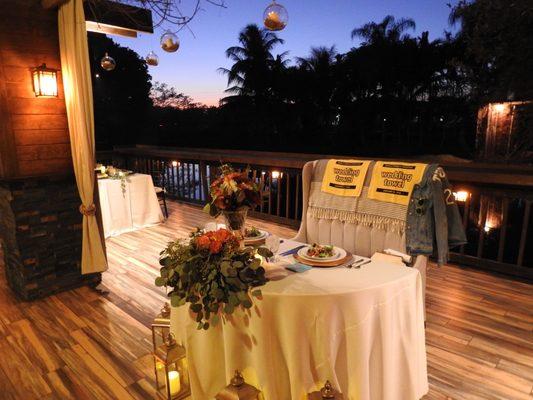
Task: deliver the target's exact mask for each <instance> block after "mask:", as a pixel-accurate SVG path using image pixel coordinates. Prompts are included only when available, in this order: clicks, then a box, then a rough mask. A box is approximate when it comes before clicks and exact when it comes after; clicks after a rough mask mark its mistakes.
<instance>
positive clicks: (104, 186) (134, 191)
mask: <svg viewBox="0 0 533 400" xmlns="http://www.w3.org/2000/svg"><path fill="white" fill-rule="evenodd" d="M98 193H99V199H100V209H101V210H102V222H103V226H104V236H105V237H106V238H108V237H110V236H116V235H120V234H121V233H124V232H130V231H134V230H137V229H141V228H145V227H148V226H152V225H155V224H159V223H160V222H163V221H164V219H165V218H164V217H163V213H162V212H161V207H160V206H159V201H158V200H157V195H156V193H155V189H154V184H153V182H152V177H151V176H150V175H146V174H132V175H128V176H127V177H126V185H125V188H124V191H123V189H122V187H121V181H120V180H119V179H98Z"/></svg>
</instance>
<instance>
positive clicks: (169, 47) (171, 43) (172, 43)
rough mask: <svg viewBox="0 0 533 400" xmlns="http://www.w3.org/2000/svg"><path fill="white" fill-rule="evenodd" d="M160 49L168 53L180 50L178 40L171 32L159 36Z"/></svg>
mask: <svg viewBox="0 0 533 400" xmlns="http://www.w3.org/2000/svg"><path fill="white" fill-rule="evenodd" d="M161 48H162V49H163V50H165V51H166V52H168V53H174V52H175V51H177V50H178V49H179V48H180V40H179V39H178V37H177V36H176V35H175V34H174V33H172V32H171V31H166V32H165V33H164V34H163V36H161Z"/></svg>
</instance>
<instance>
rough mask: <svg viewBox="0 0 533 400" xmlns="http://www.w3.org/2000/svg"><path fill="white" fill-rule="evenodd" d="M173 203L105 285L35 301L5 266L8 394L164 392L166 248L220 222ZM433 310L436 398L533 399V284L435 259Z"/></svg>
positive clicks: (116, 246)
mask: <svg viewBox="0 0 533 400" xmlns="http://www.w3.org/2000/svg"><path fill="white" fill-rule="evenodd" d="M170 212H171V216H170V219H169V220H168V221H167V222H166V223H165V224H164V225H160V226H156V227H152V228H148V229H145V230H142V231H138V232H132V233H128V234H124V235H121V236H120V237H117V238H112V239H109V240H108V241H107V247H108V256H109V261H110V269H109V271H108V272H106V273H105V274H104V278H103V284H102V286H101V290H100V291H96V290H91V289H89V288H80V289H77V290H73V291H70V292H65V293H61V294H58V295H55V296H51V297H49V298H47V299H44V300H39V301H35V302H32V303H24V302H20V301H18V300H16V299H15V298H14V297H13V295H12V293H11V292H10V291H9V289H8V288H7V287H6V283H5V279H4V274H3V273H2V274H0V357H1V359H0V399H6V400H8V399H25V400H28V399H61V400H63V399H74V400H83V399H120V400H128V399H152V398H154V390H153V385H154V379H153V371H152V359H151V356H150V350H151V341H150V330H149V328H148V327H149V324H150V322H151V318H152V317H153V315H155V313H156V312H157V311H158V310H159V308H160V307H161V305H162V303H163V301H164V300H165V296H164V293H163V292H162V291H161V290H160V289H158V288H156V287H155V286H154V285H153V281H154V278H155V277H156V275H157V271H158V264H157V259H158V254H159V251H160V250H161V249H162V248H163V247H164V245H165V243H166V242H167V241H168V240H170V239H172V238H174V237H177V236H183V235H186V234H187V233H188V232H189V231H190V230H191V229H192V228H193V227H195V226H198V225H203V224H204V223H205V222H206V221H207V220H208V218H207V217H206V216H205V215H203V214H202V213H201V211H200V210H199V209H198V208H195V207H192V206H187V205H180V204H177V203H171V204H170ZM257 225H258V226H259V227H262V228H265V229H268V230H270V231H271V232H275V233H276V234H278V235H280V236H282V237H290V236H292V235H293V234H294V231H293V230H291V229H289V228H286V227H281V226H276V225H274V224H269V223H261V222H257ZM0 267H1V266H0ZM427 308H428V323H427V331H426V333H427V352H428V371H429V379H430V393H429V394H428V396H426V399H501V400H511V399H529V400H532V399H533V393H532V390H533V285H530V284H526V283H520V282H517V281H513V280H508V279H505V278H501V277H496V276H492V275H489V274H486V273H482V272H478V271H473V270H467V269H461V268H458V267H454V266H445V267H442V268H437V267H435V266H432V267H431V268H430V271H429V278H428V298H427ZM269 400H270V399H269ZM272 400H284V399H272ZM378 400H379V399H378Z"/></svg>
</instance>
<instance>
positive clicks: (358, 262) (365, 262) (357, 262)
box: [348, 258, 372, 269]
mask: <svg viewBox="0 0 533 400" xmlns="http://www.w3.org/2000/svg"><path fill="white" fill-rule="evenodd" d="M370 261H372V260H370V259H368V260H365V259H364V258H363V259H360V260H357V261H356V262H354V263H353V264H352V265H350V266H349V267H348V268H355V269H359V268H361V266H362V265H365V264H368V263H369V262H370Z"/></svg>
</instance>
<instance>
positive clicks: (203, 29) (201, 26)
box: [113, 0, 451, 105]
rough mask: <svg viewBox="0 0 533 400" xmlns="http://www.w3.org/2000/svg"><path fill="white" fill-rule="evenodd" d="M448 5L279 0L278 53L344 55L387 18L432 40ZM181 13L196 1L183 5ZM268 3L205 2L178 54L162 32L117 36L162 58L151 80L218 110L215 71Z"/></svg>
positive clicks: (414, 0) (438, 0)
mask: <svg viewBox="0 0 533 400" xmlns="http://www.w3.org/2000/svg"><path fill="white" fill-rule="evenodd" d="M447 2H449V1H446V0H322V1H318V0H306V1H302V0H280V1H279V3H281V4H283V5H284V6H285V7H286V8H287V10H288V12H289V24H288V26H287V28H286V29H285V30H283V31H281V32H279V36H280V37H281V38H282V39H284V40H285V44H284V45H282V46H279V47H278V48H277V49H276V51H275V53H278V52H279V53H281V52H283V51H289V57H290V58H294V57H298V56H299V57H302V56H306V55H307V54H308V53H309V49H310V48H311V47H313V46H332V45H335V46H336V48H337V50H338V51H339V52H345V51H347V50H349V49H350V47H353V46H355V45H357V44H358V42H356V41H352V40H351V38H350V32H351V31H352V29H353V28H354V27H359V26H361V25H363V24H364V23H366V22H369V21H381V19H382V18H383V17H384V16H385V15H387V14H391V15H394V16H395V17H396V18H401V17H410V18H413V19H414V20H415V21H416V24H417V29H416V31H415V34H419V33H420V32H422V31H425V30H429V32H430V38H432V39H434V38H437V37H440V36H442V35H443V32H444V30H450V29H451V28H450V26H449V24H448V15H449V8H448V6H447V5H446V4H447ZM182 3H183V12H184V13H185V14H186V13H187V6H189V7H191V6H192V5H193V4H194V3H195V0H182ZM268 4H269V1H268V0H266V1H260V0H226V5H227V8H219V7H215V6H212V5H210V4H209V3H207V2H204V6H203V9H204V10H203V11H202V12H200V13H199V14H198V15H197V17H196V18H195V19H194V20H193V21H192V22H191V24H190V28H191V30H192V31H193V33H194V36H196V37H194V36H193V34H191V32H189V31H188V30H186V29H185V30H182V31H181V32H180V33H179V34H178V36H179V38H180V41H181V47H180V49H179V50H178V51H177V52H176V53H171V54H169V53H165V52H164V51H163V50H161V48H160V47H159V37H160V36H161V34H162V33H163V31H164V29H158V30H157V31H156V33H155V34H154V35H145V34H141V35H140V36H139V37H138V38H137V39H130V38H122V37H118V36H113V39H114V40H115V41H117V42H118V43H120V44H121V45H123V46H127V47H130V48H131V49H133V50H135V51H136V52H137V53H139V54H140V55H141V56H143V57H144V56H145V55H146V54H147V53H148V52H149V51H150V50H154V51H155V52H156V53H157V55H158V56H159V66H157V67H150V73H151V75H152V77H153V81H160V82H165V83H167V84H169V85H171V86H174V87H175V88H176V89H177V90H178V91H180V92H183V93H185V94H187V95H189V96H191V97H192V98H193V99H194V100H195V101H197V102H202V103H204V104H207V105H217V104H218V100H219V99H220V98H221V97H223V96H224V89H225V88H226V83H227V82H226V78H225V77H224V76H223V75H221V74H220V73H219V72H217V68H219V67H229V66H230V65H231V64H230V62H229V60H228V59H226V57H225V54H224V52H225V50H226V49H227V48H228V47H230V46H235V45H237V36H238V34H239V31H240V30H241V29H242V28H243V27H244V26H246V25H247V24H249V23H257V24H261V23H262V14H263V10H264V8H265V7H266V6H267V5H268Z"/></svg>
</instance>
